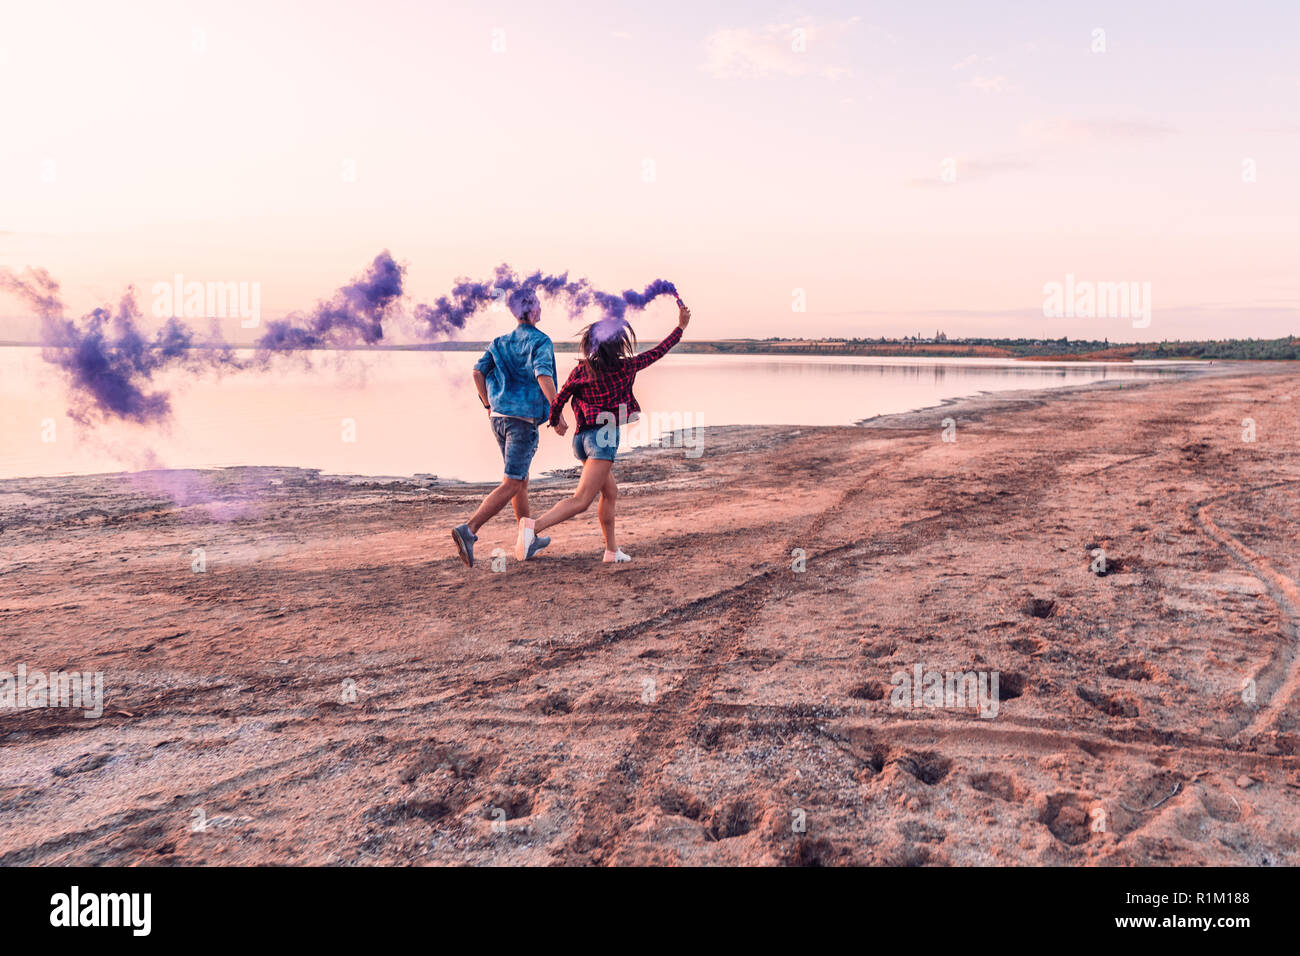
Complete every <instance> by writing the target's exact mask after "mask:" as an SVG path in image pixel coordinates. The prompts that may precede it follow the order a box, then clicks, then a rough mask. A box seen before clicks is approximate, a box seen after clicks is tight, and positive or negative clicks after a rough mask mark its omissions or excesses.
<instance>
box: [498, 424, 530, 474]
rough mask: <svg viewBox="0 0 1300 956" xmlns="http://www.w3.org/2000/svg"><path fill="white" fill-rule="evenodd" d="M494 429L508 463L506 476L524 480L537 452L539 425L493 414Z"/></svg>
mask: <svg viewBox="0 0 1300 956" xmlns="http://www.w3.org/2000/svg"><path fill="white" fill-rule="evenodd" d="M492 431H494V432H495V433H496V436H497V444H498V445H500V446H501V459H502V461H504V462H505V465H506V477H507V478H517V479H519V480H520V481H523V480H524V479H525V478H527V477H528V466H529V465H531V464H532V463H533V455H534V454H536V453H537V426H536V425H534V424H533V423H532V422H526V421H524V420H523V419H522V418H505V417H504V416H501V415H493V416H492Z"/></svg>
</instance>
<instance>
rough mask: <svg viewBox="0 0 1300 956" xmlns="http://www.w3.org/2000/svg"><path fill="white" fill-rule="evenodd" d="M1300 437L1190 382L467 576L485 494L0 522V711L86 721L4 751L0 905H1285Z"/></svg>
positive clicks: (1221, 384)
mask: <svg viewBox="0 0 1300 956" xmlns="http://www.w3.org/2000/svg"><path fill="white" fill-rule="evenodd" d="M1297 411H1300V369H1296V368H1294V367H1287V366H1252V367H1246V366H1236V367H1233V366H1228V367H1224V366H1222V365H1216V367H1215V370H1214V372H1213V373H1212V374H1210V375H1207V376H1204V377H1197V378H1191V379H1179V380H1175V381H1161V382H1153V383H1145V384H1142V383H1124V384H1123V385H1122V387H1119V386H1117V385H1114V384H1110V385H1100V386H1088V387H1082V388H1075V389H1070V390H1062V391H1056V392H1050V393H1049V392H1016V393H1003V394H1001V395H997V396H982V397H980V398H977V399H972V400H966V401H962V402H959V403H955V404H952V405H949V406H946V407H942V408H936V409H930V410H926V411H921V412H914V413H909V414H905V415H897V416H890V417H886V418H880V419H876V420H872V421H870V422H867V423H864V424H862V425H860V426H857V427H844V428H815V429H814V428H802V429H800V428H752V427H737V428H717V429H710V430H709V431H708V432H707V433H706V436H705V443H704V454H703V455H702V456H701V457H699V458H695V459H691V458H687V457H685V456H684V455H683V453H682V451H681V450H679V449H672V448H660V449H650V450H644V451H640V452H637V453H636V454H634V455H633V456H631V457H630V458H629V459H628V460H626V461H622V462H620V464H619V465H618V466H617V468H616V475H617V477H618V479H619V482H620V499H619V505H618V507H619V520H620V534H621V544H622V547H623V548H624V549H625V550H626V551H628V552H629V553H630V554H631V555H632V556H633V558H634V561H633V562H632V563H631V564H629V565H624V566H619V567H612V566H603V565H601V564H600V562H599V558H600V554H601V549H602V544H601V540H600V537H599V532H598V529H597V526H596V522H595V514H594V509H593V511H592V512H590V513H588V514H586V515H583V516H581V517H579V518H577V519H575V520H574V521H572V522H569V523H568V524H566V525H562V526H560V527H557V528H556V529H555V530H554V543H553V544H552V546H551V547H550V549H549V550H548V551H546V552H545V554H544V556H543V557H541V558H539V559H538V560H536V561H534V562H529V563H527V564H517V563H516V562H515V561H514V560H513V557H512V556H511V557H508V558H507V560H506V561H505V564H504V570H503V571H499V572H498V571H494V570H493V569H492V567H491V565H492V560H491V555H492V551H493V549H494V548H498V547H500V548H503V549H507V550H509V549H510V547H511V544H512V542H513V537H514V531H513V526H512V524H511V522H510V521H509V520H508V519H507V518H505V517H502V518H498V519H496V520H495V521H494V522H492V523H491V524H489V525H488V526H487V527H486V528H485V529H484V530H483V532H482V534H481V536H480V543H479V545H478V549H479V555H480V561H479V564H478V566H477V567H475V568H474V569H473V570H468V569H466V568H465V567H464V566H463V565H462V564H461V563H460V562H459V560H457V559H456V557H455V555H454V551H453V549H452V544H451V541H450V538H449V535H448V529H449V528H450V527H451V525H453V524H455V523H458V522H459V521H462V520H464V518H465V517H466V516H468V514H469V513H470V512H471V511H472V510H473V507H474V506H475V504H476V503H477V500H478V498H479V497H480V496H481V495H482V494H483V493H484V491H485V490H486V489H485V488H484V487H482V486H473V485H460V484H455V483H450V482H437V481H432V482H431V481H419V480H412V479H406V480H392V481H385V480H373V479H369V480H367V479H347V478H328V477H321V476H319V475H316V474H314V473H311V472H305V471H299V470H291V469H228V470H224V471H218V472H208V473H176V472H172V473H155V474H148V475H134V476H122V475H118V476H96V477H75V478H60V479H29V480H12V481H5V482H0V525H2V526H3V527H2V529H0V635H2V636H3V641H4V654H3V660H2V661H0V669H4V670H9V671H13V670H14V668H15V667H16V665H18V664H20V663H22V664H25V665H26V666H27V667H28V668H29V669H44V670H47V671H48V670H54V669H64V670H67V669H72V668H76V669H80V670H86V671H99V672H102V673H103V675H104V676H103V679H104V687H105V703H104V707H105V710H104V715H103V716H102V717H100V718H99V719H86V718H84V717H82V716H81V715H80V713H79V712H75V711H72V710H69V709H66V708H29V709H26V710H8V711H0V746H2V747H3V751H2V752H3V760H2V761H0V863H4V864H52V863H68V864H71V863H78V864H86V863H88V864H138V863H146V864H263V863H294V864H408V863H415V864H422V863H430V864H465V863H470V864H481V863H493V864H543V865H545V864H650V863H654V864H673V863H684V864H821V865H831V864H954V865H968V864H1029V865H1037V864H1106V865H1127V864H1246V865H1260V864H1295V863H1297V862H1300V812H1298V810H1300V756H1298V755H1297V754H1298V750H1300V733H1298V729H1300V728H1298V725H1300V718H1297V710H1296V707H1297V702H1298V698H1300V658H1298V657H1297V640H1298V639H1300V634H1298V632H1297V614H1298V613H1300V590H1298V589H1297V581H1298V580H1300V552H1297V549H1296V547H1295V541H1296V540H1297V538H1298V537H1300V443H1298V442H1297V429H1296V420H1297ZM947 418H951V419H953V420H954V423H955V438H956V441H953V442H948V441H944V440H943V439H942V436H943V433H944V428H943V420H944V419H947ZM1246 418H1250V419H1253V421H1254V423H1255V429H1256V434H1255V440H1254V441H1253V442H1248V441H1244V440H1243V424H1242V423H1243V419H1246ZM483 440H484V441H489V440H490V436H489V435H488V434H487V433H486V432H484V435H483ZM543 440H544V441H554V440H557V439H555V438H554V436H551V435H549V434H544V436H543ZM534 485H535V487H534V489H533V494H534V502H535V504H534V508H535V513H540V511H541V510H542V508H544V507H545V506H548V505H549V504H550V503H551V502H553V501H555V500H557V499H558V498H559V497H560V496H561V495H563V494H566V493H568V491H569V490H571V489H572V486H573V479H572V478H571V477H569V476H566V475H559V476H555V477H552V478H547V479H539V480H535V482H534ZM205 499H210V500H205ZM200 548H201V549H203V551H202V552H201V554H200V553H198V552H196V551H195V549H200ZM795 549H801V550H802V553H803V554H804V555H805V558H804V563H803V565H802V567H803V568H804V569H803V570H802V571H797V570H795V567H796V566H799V562H798V561H797V555H795ZM1098 549H1100V551H1101V552H1103V554H1104V557H1105V559H1106V561H1107V564H1106V573H1105V574H1099V573H1097V571H1098V570H1099V565H1098V564H1097V558H1096V556H1095V552H1096V551H1097V550H1098ZM200 557H201V558H202V564H201V566H202V567H203V568H204V570H202V571H196V570H194V568H195V567H196V566H200V565H199V563H198V562H199V558H200ZM498 563H499V562H498ZM917 665H920V666H922V667H923V668H924V669H925V670H927V671H928V670H931V669H933V670H937V671H941V672H946V671H979V672H984V673H985V674H991V673H992V672H994V671H996V672H997V673H998V675H999V691H1000V693H999V696H1000V698H1001V699H1000V700H999V701H998V709H997V715H996V716H995V717H992V718H986V717H981V716H980V714H979V712H978V711H977V710H976V709H973V708H970V707H964V708H963V707H957V706H951V707H949V706H940V707H930V706H921V707H904V706H898V705H897V703H896V701H891V697H893V696H894V694H893V691H894V689H895V686H896V684H895V683H894V682H893V679H894V677H895V675H898V674H900V673H907V674H911V673H914V668H915V667H916V666H917ZM1243 688H1246V692H1245V693H1243ZM1243 698H1247V699H1243Z"/></svg>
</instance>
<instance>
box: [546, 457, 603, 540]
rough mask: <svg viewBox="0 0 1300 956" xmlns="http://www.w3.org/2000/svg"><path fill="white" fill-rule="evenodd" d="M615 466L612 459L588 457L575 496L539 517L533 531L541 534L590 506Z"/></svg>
mask: <svg viewBox="0 0 1300 956" xmlns="http://www.w3.org/2000/svg"><path fill="white" fill-rule="evenodd" d="M613 467H614V463H613V462H612V461H602V460H601V459H599V458H588V459H587V460H586V462H584V463H583V466H582V477H581V478H579V479H578V487H577V489H576V490H575V491H574V492H573V497H571V498H565V499H564V500H563V501H561V502H560V503H559V504H557V505H555V507H553V508H552V509H551V510H550V511H548V512H546V514H544V515H542V516H541V517H540V518H538V519H537V523H536V524H535V525H533V531H535V532H536V533H537V534H541V533H542V532H543V531H545V530H546V529H547V528H549V527H551V526H552V525H556V524H559V523H560V522H561V521H567V520H568V519H569V518H572V517H573V516H574V515H580V514H582V513H583V512H584V511H586V510H587V509H588V508H590V507H591V503H592V502H593V501H595V500H596V495H598V494H600V490H601V489H602V488H603V487H605V479H606V478H608V477H609V470H610V469H611V468H613Z"/></svg>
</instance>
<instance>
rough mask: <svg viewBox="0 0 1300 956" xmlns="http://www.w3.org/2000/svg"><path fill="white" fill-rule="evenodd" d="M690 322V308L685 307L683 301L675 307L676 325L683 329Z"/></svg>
mask: <svg viewBox="0 0 1300 956" xmlns="http://www.w3.org/2000/svg"><path fill="white" fill-rule="evenodd" d="M690 322H691V310H690V309H688V308H686V305H685V303H683V304H682V305H679V306H678V307H677V327H678V328H679V329H685V328H686V326H688V325H690Z"/></svg>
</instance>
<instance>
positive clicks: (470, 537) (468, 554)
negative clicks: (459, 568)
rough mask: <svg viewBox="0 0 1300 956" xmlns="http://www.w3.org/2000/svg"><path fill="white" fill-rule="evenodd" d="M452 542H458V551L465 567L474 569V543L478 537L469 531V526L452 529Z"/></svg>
mask: <svg viewBox="0 0 1300 956" xmlns="http://www.w3.org/2000/svg"><path fill="white" fill-rule="evenodd" d="M451 540H453V541H455V542H456V550H457V551H459V552H460V559H461V560H462V561H464V562H465V567H467V568H472V567H474V542H475V541H477V540H478V535H476V534H475V533H474V532H472V531H470V530H469V525H467V524H463V525H459V526H458V527H455V528H452V529H451Z"/></svg>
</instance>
